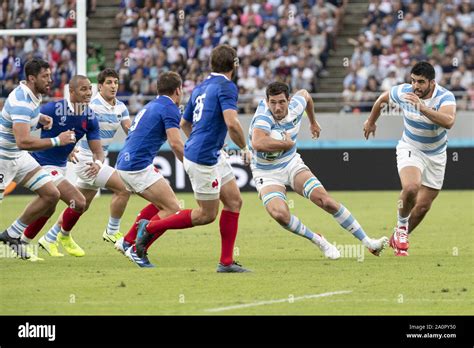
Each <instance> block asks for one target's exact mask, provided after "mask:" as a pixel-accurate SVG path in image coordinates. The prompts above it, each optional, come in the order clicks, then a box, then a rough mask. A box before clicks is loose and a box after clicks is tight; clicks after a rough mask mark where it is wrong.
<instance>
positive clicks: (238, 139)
mask: <svg viewBox="0 0 474 348" xmlns="http://www.w3.org/2000/svg"><path fill="white" fill-rule="evenodd" d="M222 114H223V116H224V122H225V124H226V125H227V129H228V130H229V136H230V138H231V139H232V141H233V142H234V143H235V144H236V145H237V146H238V147H239V148H240V149H241V150H242V159H243V161H244V163H245V164H247V165H248V164H250V159H251V157H252V155H251V152H250V151H249V147H248V146H247V142H246V141H245V135H244V131H243V129H242V125H241V124H240V121H239V119H238V118H237V111H236V110H234V109H227V110H224V111H223V112H222Z"/></svg>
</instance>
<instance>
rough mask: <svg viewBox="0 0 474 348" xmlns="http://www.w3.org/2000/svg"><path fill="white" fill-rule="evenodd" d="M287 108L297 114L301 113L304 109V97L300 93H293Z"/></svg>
mask: <svg viewBox="0 0 474 348" xmlns="http://www.w3.org/2000/svg"><path fill="white" fill-rule="evenodd" d="M289 109H290V110H292V111H293V112H294V113H296V114H298V115H299V114H302V113H303V112H304V110H305V109H306V99H305V98H304V97H303V96H302V95H299V94H296V95H294V96H293V97H292V98H291V101H290V105H289Z"/></svg>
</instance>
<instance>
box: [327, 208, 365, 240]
mask: <svg viewBox="0 0 474 348" xmlns="http://www.w3.org/2000/svg"><path fill="white" fill-rule="evenodd" d="M333 217H334V219H336V221H337V223H338V224H339V225H341V227H342V228H344V229H346V230H348V231H349V232H350V233H352V234H353V235H354V237H356V238H357V239H358V240H360V241H362V240H363V239H364V238H366V237H367V235H366V234H365V232H364V230H363V228H362V227H361V226H360V224H359V223H358V222H357V220H356V219H355V218H354V217H353V216H352V214H351V212H350V211H349V210H348V209H346V207H344V206H343V205H342V204H341V207H340V208H339V210H338V211H337V213H336V214H334V215H333Z"/></svg>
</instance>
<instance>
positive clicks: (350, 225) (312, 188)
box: [292, 170, 388, 256]
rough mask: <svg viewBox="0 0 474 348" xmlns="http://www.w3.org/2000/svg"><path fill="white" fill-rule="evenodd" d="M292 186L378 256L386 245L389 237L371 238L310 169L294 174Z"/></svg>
mask: <svg viewBox="0 0 474 348" xmlns="http://www.w3.org/2000/svg"><path fill="white" fill-rule="evenodd" d="M292 186H293V189H294V190H295V192H297V193H298V194H300V195H301V196H303V197H305V198H308V199H309V200H311V202H313V203H314V204H316V205H317V206H318V207H320V208H321V209H323V210H324V211H326V212H328V213H329V214H331V215H332V216H333V217H334V219H335V220H336V222H337V223H338V224H339V225H340V226H341V227H342V228H344V229H345V230H347V231H349V232H350V233H351V234H352V235H353V236H354V237H355V238H357V239H358V240H360V241H361V242H362V244H363V245H364V246H365V247H367V248H368V249H369V251H370V252H371V253H372V254H374V255H376V256H378V255H380V253H381V252H382V251H383V249H384V248H385V247H386V245H387V242H388V239H387V238H386V237H382V238H380V239H372V238H369V237H368V236H367V234H366V233H365V231H364V229H363V228H362V226H361V225H360V224H359V222H358V221H357V220H356V219H355V217H354V216H353V215H352V213H351V212H350V211H349V210H348V209H347V208H346V207H344V206H343V205H342V204H340V203H339V202H337V201H336V200H335V199H334V198H332V197H331V196H330V195H329V193H328V192H327V191H326V190H325V189H324V187H323V186H322V184H321V182H320V181H319V180H318V179H317V178H316V177H315V176H314V174H313V173H312V172H311V171H310V170H302V171H300V172H298V173H297V174H296V175H295V176H294V180H293V183H292Z"/></svg>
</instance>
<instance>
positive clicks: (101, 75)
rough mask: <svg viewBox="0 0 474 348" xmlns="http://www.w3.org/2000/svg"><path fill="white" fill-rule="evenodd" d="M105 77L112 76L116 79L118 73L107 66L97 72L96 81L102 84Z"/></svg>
mask: <svg viewBox="0 0 474 348" xmlns="http://www.w3.org/2000/svg"><path fill="white" fill-rule="evenodd" d="M107 77H113V78H116V79H118V78H119V75H118V74H117V72H116V71H115V70H114V69H110V68H107V69H104V70H102V71H101V72H100V73H99V76H97V82H99V84H101V85H102V84H103V83H104V82H105V79H106V78H107Z"/></svg>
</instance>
